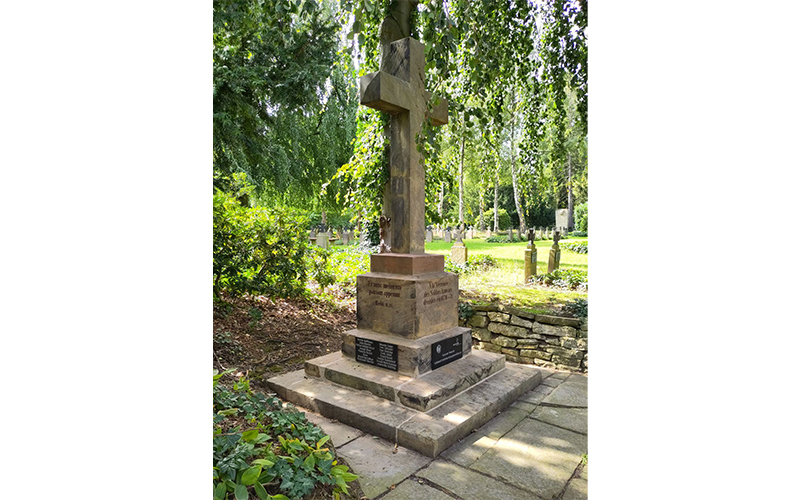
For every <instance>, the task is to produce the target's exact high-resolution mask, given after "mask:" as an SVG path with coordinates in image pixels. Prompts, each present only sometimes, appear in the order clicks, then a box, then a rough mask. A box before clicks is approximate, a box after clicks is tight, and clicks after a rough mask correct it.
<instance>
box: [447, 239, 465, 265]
mask: <svg viewBox="0 0 800 500" xmlns="http://www.w3.org/2000/svg"><path fill="white" fill-rule="evenodd" d="M450 260H451V261H453V263H454V264H459V265H462V266H463V265H464V264H466V263H467V247H466V245H464V241H462V239H461V238H460V237H459V238H458V239H457V240H456V242H455V243H453V246H452V247H450Z"/></svg>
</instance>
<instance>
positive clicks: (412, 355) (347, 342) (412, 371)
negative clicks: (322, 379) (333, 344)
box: [309, 326, 472, 377]
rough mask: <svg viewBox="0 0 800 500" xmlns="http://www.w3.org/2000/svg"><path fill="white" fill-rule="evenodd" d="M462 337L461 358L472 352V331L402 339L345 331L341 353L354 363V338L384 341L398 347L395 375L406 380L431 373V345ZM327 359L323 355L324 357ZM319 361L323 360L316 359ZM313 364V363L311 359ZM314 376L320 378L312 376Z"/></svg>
mask: <svg viewBox="0 0 800 500" xmlns="http://www.w3.org/2000/svg"><path fill="white" fill-rule="evenodd" d="M456 335H461V342H462V346H463V351H462V356H463V357H467V356H468V355H469V354H470V352H471V351H472V330H471V329H470V328H464V327H460V326H456V327H453V328H448V329H447V330H442V331H441V332H438V333H434V334H433V335H428V336H427V337H423V338H421V339H405V338H403V337H398V336H396V335H387V334H385V333H376V332H373V331H370V330H359V329H356V330H348V331H346V332H344V334H343V335H342V337H343V339H342V353H343V354H344V355H345V356H346V357H348V358H350V359H353V360H355V357H356V353H355V350H356V347H355V346H356V338H359V337H360V338H366V339H369V340H375V341H378V342H385V343H387V344H395V345H397V373H400V374H401V375H407V376H409V377H418V376H419V375H423V374H425V373H428V372H429V371H431V356H432V354H431V345H432V344H434V343H436V342H439V341H442V340H444V339H449V338H452V337H455V336H456ZM324 357H326V356H323V358H324ZM317 359H322V358H317ZM311 361H315V360H311ZM309 375H314V376H316V377H319V375H316V374H314V373H310V374H309Z"/></svg>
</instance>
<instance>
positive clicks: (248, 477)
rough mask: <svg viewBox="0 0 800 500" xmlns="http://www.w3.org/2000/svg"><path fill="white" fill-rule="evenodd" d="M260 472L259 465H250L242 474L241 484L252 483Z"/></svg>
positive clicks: (247, 484) (248, 484)
mask: <svg viewBox="0 0 800 500" xmlns="http://www.w3.org/2000/svg"><path fill="white" fill-rule="evenodd" d="M260 474H261V466H260V465H254V466H253V467H250V468H249V469H247V470H246V471H244V473H243V474H242V484H243V485H245V486H250V485H252V484H253V483H255V482H256V479H258V476H259V475H260Z"/></svg>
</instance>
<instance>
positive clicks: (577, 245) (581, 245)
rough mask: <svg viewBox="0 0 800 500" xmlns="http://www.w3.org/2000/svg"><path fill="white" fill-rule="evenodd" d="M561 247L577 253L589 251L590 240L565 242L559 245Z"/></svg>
mask: <svg viewBox="0 0 800 500" xmlns="http://www.w3.org/2000/svg"><path fill="white" fill-rule="evenodd" d="M559 246H560V247H561V248H564V249H567V250H569V251H571V252H575V253H586V254H588V253H589V242H588V241H578V242H573V243H563V244H560V245H559Z"/></svg>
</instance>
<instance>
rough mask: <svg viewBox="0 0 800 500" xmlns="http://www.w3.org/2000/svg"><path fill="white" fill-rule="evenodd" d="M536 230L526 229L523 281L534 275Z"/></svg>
mask: <svg viewBox="0 0 800 500" xmlns="http://www.w3.org/2000/svg"><path fill="white" fill-rule="evenodd" d="M535 233H536V231H535V230H533V229H528V246H527V247H526V248H525V282H526V283H527V282H528V280H530V279H531V277H532V276H536V258H537V255H536V245H535V244H534V239H535V237H536V236H535Z"/></svg>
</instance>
